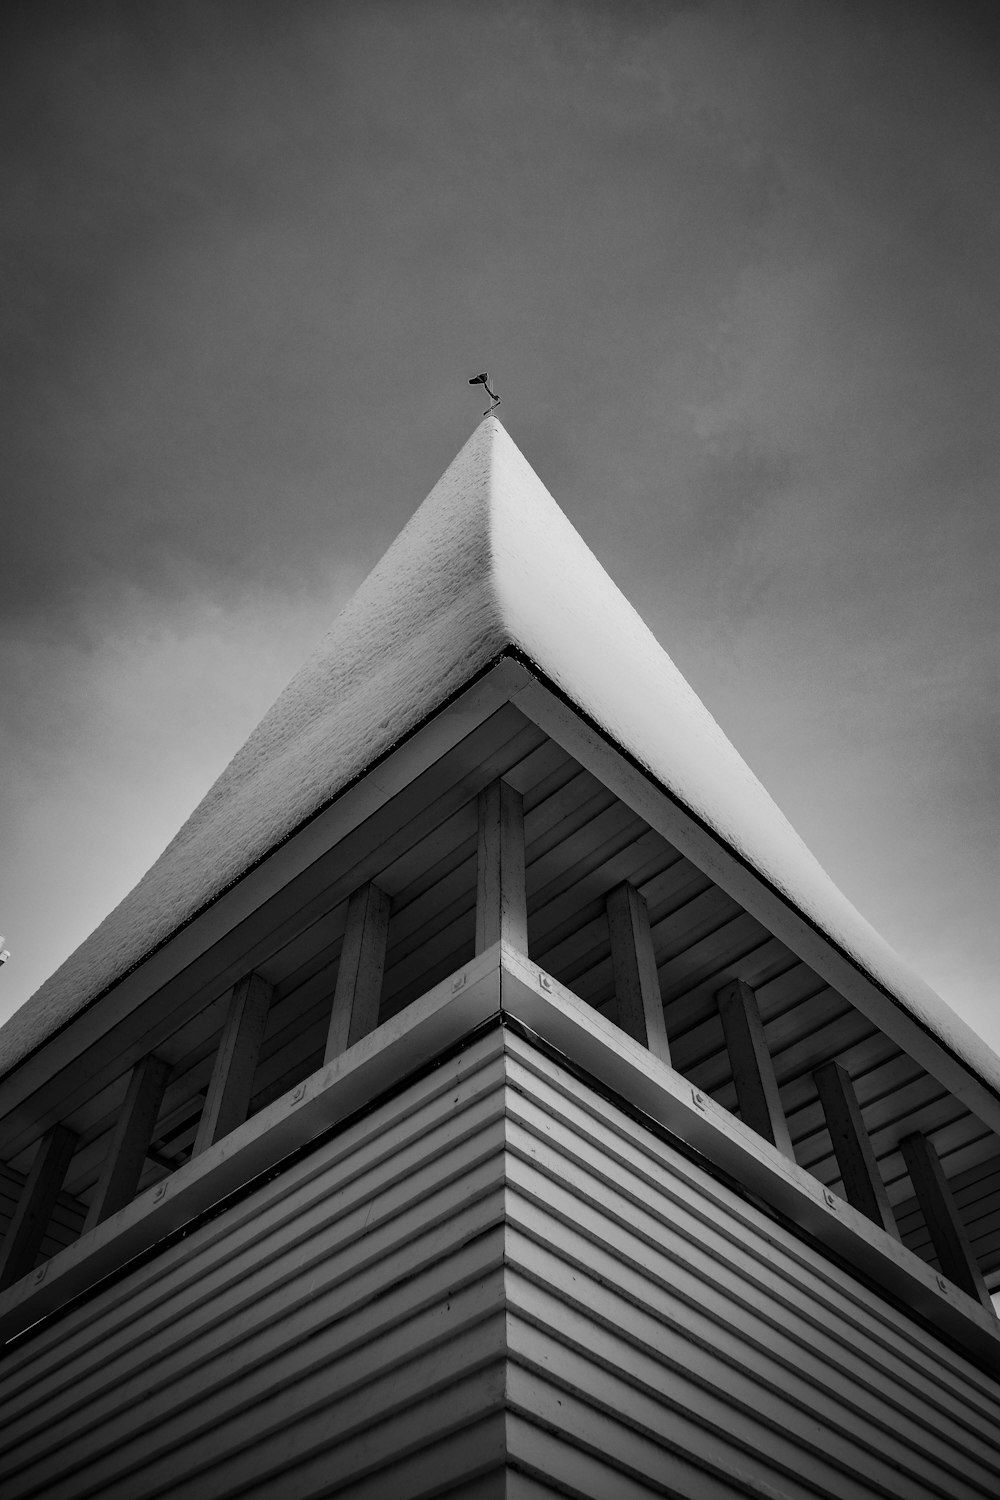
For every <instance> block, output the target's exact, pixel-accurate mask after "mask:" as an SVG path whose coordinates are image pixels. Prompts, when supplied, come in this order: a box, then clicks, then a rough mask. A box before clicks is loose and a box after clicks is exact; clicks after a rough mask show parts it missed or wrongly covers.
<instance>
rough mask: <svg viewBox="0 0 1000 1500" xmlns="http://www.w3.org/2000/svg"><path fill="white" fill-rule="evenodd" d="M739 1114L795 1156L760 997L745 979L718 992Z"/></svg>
mask: <svg viewBox="0 0 1000 1500" xmlns="http://www.w3.org/2000/svg"><path fill="white" fill-rule="evenodd" d="M716 1000H717V1002H718V1006H719V1015H720V1016H721V1018H722V1030H723V1033H724V1035H725V1038H726V1048H727V1050H728V1052H729V1061H730V1064H731V1066H732V1070H733V1083H734V1085H735V1088H736V1097H737V1099H738V1101H739V1106H740V1117H741V1119H742V1120H743V1123H744V1124H745V1125H749V1126H750V1129H751V1130H756V1132H757V1134H758V1135H762V1136H763V1137H764V1139H765V1140H766V1141H770V1142H771V1143H772V1145H774V1146H777V1148H778V1150H779V1151H781V1152H783V1154H784V1155H785V1156H787V1157H789V1158H790V1159H791V1160H792V1161H794V1160H795V1153H794V1151H793V1150H792V1140H791V1136H790V1135H789V1134H788V1126H787V1124H786V1122H785V1112H784V1110H783V1109H782V1107H781V1096H780V1094H779V1093H778V1081H777V1079H776V1078H775V1076H774V1065H773V1064H772V1062H771V1054H770V1052H769V1051H768V1050H767V1041H766V1039H765V1037H764V1027H763V1024H762V1022H761V1019H760V1012H759V1011H758V1009H757V997H756V995H755V994H754V992H753V990H752V989H751V988H750V986H749V985H748V984H746V983H745V982H744V981H743V980H742V979H734V980H733V981H732V983H731V984H727V985H724V986H723V988H722V989H721V990H720V991H719V993H718V995H717V996H716Z"/></svg>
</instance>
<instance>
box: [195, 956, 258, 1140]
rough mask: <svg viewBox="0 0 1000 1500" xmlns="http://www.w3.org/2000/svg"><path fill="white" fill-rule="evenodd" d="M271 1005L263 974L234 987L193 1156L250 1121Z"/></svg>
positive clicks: (252, 975)
mask: <svg viewBox="0 0 1000 1500" xmlns="http://www.w3.org/2000/svg"><path fill="white" fill-rule="evenodd" d="M270 1004H271V986H270V985H269V984H268V983H267V981H266V980H264V979H262V978H261V977H260V975H259V974H246V975H244V977H243V978H242V979H241V980H240V981H239V983H238V984H236V985H234V986H233V993H232V997H231V998H230V1001H229V1011H228V1014H227V1015H226V1021H225V1025H224V1026H223V1028H222V1039H221V1041H220V1042H219V1050H218V1052H217V1053H216V1057H215V1067H214V1068H213V1069H212V1079H211V1082H210V1083H209V1085H208V1094H207V1096H206V1099H205V1108H204V1109H203V1110H202V1112H201V1119H200V1121H199V1122H198V1133H197V1135H196V1136H195V1140H194V1150H193V1151H192V1153H191V1154H192V1156H199V1155H200V1154H201V1152H202V1151H205V1150H207V1149H208V1147H209V1146H211V1145H214V1143H215V1142H216V1141H218V1140H221V1139H222V1137H223V1136H224V1135H228V1134H229V1132H230V1131H231V1130H235V1129H236V1127H237V1126H238V1125H242V1124H243V1121H244V1120H245V1119H246V1117H247V1110H248V1109H249V1108H250V1091H251V1089H252V1088H253V1075H254V1073H255V1072H256V1071H257V1058H258V1055H259V1053H260V1044H261V1042H262V1041H263V1039H264V1027H265V1026H266V1025H267V1011H268V1007H269V1005H270Z"/></svg>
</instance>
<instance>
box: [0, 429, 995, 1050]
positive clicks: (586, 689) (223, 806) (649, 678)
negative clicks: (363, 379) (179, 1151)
mask: <svg viewBox="0 0 1000 1500" xmlns="http://www.w3.org/2000/svg"><path fill="white" fill-rule="evenodd" d="M511 648H514V649H515V650H516V651H517V652H518V654H519V655H520V656H521V658H522V659H524V660H526V661H528V662H530V663H532V664H534V666H535V668H536V669H537V672H538V674H539V676H541V677H542V678H544V679H545V680H546V681H547V682H548V683H549V684H551V685H552V686H554V687H555V688H556V689H557V690H558V691H559V692H560V694H561V695H562V696H563V697H564V698H565V699H566V700H568V701H569V702H570V703H571V704H574V705H576V707H577V708H578V709H579V710H580V711H581V712H582V714H583V715H584V716H585V717H586V718H587V720H588V721H589V722H590V723H591V724H593V725H596V726H597V728H598V729H599V730H600V731H601V733H602V734H603V735H604V736H605V737H606V738H607V739H608V740H610V741H611V742H613V743H614V744H616V745H617V746H619V747H620V748H622V749H623V750H624V751H625V752H626V754H627V755H628V756H629V758H630V760H631V761H632V762H633V764H637V765H639V766H640V767H642V768H643V769H644V770H645V772H646V773H647V775H648V776H649V777H650V778H651V779H652V780H653V781H654V782H655V783H657V784H658V785H659V786H660V787H661V788H662V789H663V790H665V791H666V792H667V793H668V794H669V795H670V796H671V797H672V798H673V799H674V800H676V801H677V802H679V803H680V804H681V805H682V806H684V807H686V808H687V809H688V810H689V811H690V812H691V813H693V814H694V816H695V817H696V818H697V819H698V820H699V821H700V822H701V823H702V824H703V825H704V826H707V827H708V828H709V829H710V830H712V832H713V833H714V835H715V836H716V837H717V838H718V839H719V840H720V841H722V842H723V844H724V845H726V846H727V847H729V848H731V849H732V850H734V851H735V853H736V854H737V856H738V857H739V858H740V859H742V860H743V861H744V862H745V863H746V864H747V865H749V866H750V867H751V868H753V869H755V870H756V871H758V872H759V873H760V874H761V875H762V876H763V877H764V878H765V879H766V880H767V881H768V882H769V883H770V885H771V886H773V887H774V888H776V889H777V890H778V891H779V892H782V893H784V894H785V896H786V897H787V898H788V899H789V900H790V901H791V902H792V903H793V904H794V905H795V906H796V907H797V908H798V910H799V911H801V912H803V913H804V914H805V915H806V916H807V917H808V918H809V920H810V921H811V922H813V923H814V924H815V925H816V926H817V927H818V928H820V930H822V931H825V932H826V933H827V934H828V935H829V936H830V937H832V938H833V940H834V941H835V942H836V943H837V944H838V945H839V946H840V947H841V948H842V949H843V950H844V951H846V952H848V953H850V954H852V955H853V956H854V957H855V959H856V961H857V962H858V963H860V964H861V965H862V967H863V968H864V969H865V970H866V971H867V972H869V973H871V974H873V975H875V977H876V978H877V979H878V980H879V982H880V983H882V984H883V985H884V987H885V988H887V989H888V990H889V991H890V993H896V994H905V995H906V996H907V1000H906V1002H905V1003H906V1004H907V1006H908V1008H909V1009H911V1010H912V1011H913V1012H914V1013H915V1014H917V1015H918V1016H919V1017H921V1018H923V1019H924V1020H925V1024H928V1025H930V1026H931V1027H932V1029H934V1030H936V1031H937V1032H938V1033H939V1034H941V1035H947V1036H948V1037H949V1039H951V1038H956V1039H957V1043H956V1044H957V1046H958V1048H959V1050H960V1051H961V1050H963V1039H962V1038H963V1036H964V1034H965V1032H966V1028H964V1026H963V1025H962V1023H960V1022H959V1021H958V1020H957V1018H956V1017H954V1016H953V1015H952V1014H951V1012H946V1015H947V1020H945V1022H944V1023H943V1024H942V1019H941V1011H942V1010H946V1008H944V1007H943V1006H942V1003H941V1002H939V1001H937V1000H936V997H934V996H933V995H932V994H931V992H930V991H929V990H927V987H926V986H924V985H923V984H921V983H920V981H918V980H916V979H915V978H914V977H913V976H912V975H909V973H908V971H907V970H906V969H905V968H904V966H903V965H902V964H901V963H900V961H899V960H898V959H897V958H896V956H895V955H894V954H893V953H892V952H891V950H890V949H888V948H887V946H886V945H885V944H884V943H882V941H881V940H880V939H879V938H878V937H877V936H876V934H875V933H874V932H873V931H872V929H871V928H870V927H869V926H868V924H867V923H866V922H864V921H863V919H862V918H861V917H860V916H859V915H858V913H857V912H856V911H855V910H854V908H853V907H851V906H850V904H849V903H848V902H847V901H846V900H845V898H844V897H843V896H842V895H841V894H840V892H839V891H838V890H837V889H836V888H835V887H834V886H833V884H832V882H831V881H830V880H829V878H828V877H827V876H826V875H825V874H824V872H823V871H822V869H821V868H820V866H819V865H818V863H817V862H816V860H815V859H814V858H813V857H812V855H810V854H809V852H808V850H807V849H806V848H805V846H804V845H803V844H802V842H801V840H800V839H799V838H798V836H797V835H796V834H795V833H794V832H793V830H792V829H791V827H790V826H789V825H788V823H787V822H786V820H785V818H784V817H783V816H782V814H781V813H780V812H779V811H778V809H777V808H776V807H775V805H774V803H773V802H772V801H771V799H770V797H769V796H768V795H767V793H766V792H765V790H764V788H763V787H762V786H761V785H760V783H759V782H758V781H757V779H756V777H755V776H754V775H753V773H752V772H751V771H750V769H749V768H748V767H747V765H746V764H745V763H744V761H743V760H742V759H741V758H740V756H739V755H738V754H737V752H736V751H735V750H734V748H733V746H732V745H731V744H730V743H729V741H728V740H727V739H726V737H725V735H723V733H722V731H721V730H720V729H719V727H718V725H717V724H716V723H715V721H714V719H713V718H712V717H711V715H710V714H709V713H708V711H707V710H706V709H705V708H704V706H703V705H702V703H701V702H700V700H699V699H698V698H697V696H696V695H695V694H694V692H692V690H691V688H690V687H689V686H688V684H687V683H686V682H685V680H684V678H683V677H682V676H681V674H680V673H679V672H678V671H677V668H676V667H675V666H674V664H673V662H672V661H671V660H670V658H669V657H668V656H667V654H666V652H665V651H664V650H663V649H662V647H661V646H660V645H659V644H658V642H657V641H656V640H655V638H654V637H653V635H652V634H651V632H650V631H649V630H648V628H647V627H646V625H645V624H644V623H643V621H642V620H641V619H640V618H639V616H638V615H637V613H636V612H635V610H634V609H633V608H632V606H631V605H630V604H629V603H628V601H627V600H626V599H625V597H624V596H623V595H622V594H621V592H620V591H619V590H618V589H617V587H616V586H615V584H614V583H613V582H612V581H611V579H610V578H609V577H608V574H607V573H606V572H605V570H604V568H603V567H602V566H601V564H600V563H599V562H598V561H597V559H596V558H595V556H594V555H593V553H592V552H591V551H590V549H589V547H588V546H587V545H586V543H585V542H584V541H583V539H582V538H581V537H580V535H579V534H578V532H577V531H576V530H575V528H574V527H573V526H572V525H571V524H570V522H569V521H568V520H567V518H566V516H565V515H564V514H563V512H562V511H561V510H560V508H559V506H558V505H557V504H556V502H555V500H554V499H553V498H552V496H551V495H550V494H549V492H548V490H547V489H546V487H545V486H544V484H543V483H542V481H541V480H540V479H539V477H538V475H537V474H536V473H535V471H534V469H533V468H532V467H531V465H530V464H529V463H528V461H527V459H526V458H525V457H524V455H523V454H522V453H521V451H520V449H519V448H518V447H517V445H516V443H515V442H514V441H513V439H512V438H511V437H510V435H509V433H508V432H507V430H506V428H505V427H504V426H503V424H502V423H501V422H500V420H499V418H497V417H496V416H494V415H493V414H490V415H488V416H485V417H484V418H483V419H482V420H481V421H480V422H479V423H477V425H476V427H475V428H474V429H473V431H472V433H471V434H470V436H469V438H468V439H467V440H466V442H465V444H464V445H463V447H462V448H461V450H460V451H459V452H458V454H457V455H456V456H455V458H454V459H453V460H452V462H451V463H450V464H449V466H448V468H447V469H446V470H445V472H444V474H443V475H442V476H441V478H440V479H439V480H438V482H437V484H436V485H435V486H434V487H433V489H432V490H431V492H430V494H429V495H428V496H427V498H426V499H425V500H424V502H423V503H422V504H421V505H420V506H419V507H418V509H417V510H416V511H415V513H414V514H413V515H412V516H411V518H410V520H409V521H408V522H407V524H406V526H405V527H404V528H403V530H402V531H401V532H400V534H399V535H398V536H397V537H396V539H395V541H394V542H393V543H392V545H391V546H390V547H389V549H388V551H387V552H386V553H385V554H384V556H383V557H382V559H381V560H380V561H379V563H378V564H377V566H376V567H375V568H374V569H373V571H372V572H371V573H370V574H369V576H368V577H367V578H366V579H365V581H364V582H363V583H362V585H361V587H360V588H359V589H358V590H357V592H356V593H355V595H354V596H353V598H352V599H351V600H350V601H349V602H348V604H347V605H346V607H345V608H344V609H343V610H342V611H341V613H340V615H339V616H338V617H337V619H336V620H335V621H334V624H333V626H332V627H331V629H330V630H329V631H328V632H327V634H326V635H325V636H324V637H323V639H322V640H321V641H320V643H319V645H318V646H317V647H316V649H315V650H314V651H313V653H312V654H311V655H310V657H309V658H308V659H307V661H306V662H305V663H304V665H303V666H302V668H301V669H300V670H299V671H298V672H297V673H296V674H295V676H294V677H293V678H292V680H291V682H290V683H289V684H288V686H287V687H286V688H285V689H284V691H283V692H282V693H281V694H280V696H279V697H278V699H277V701H276V702H275V704H274V705H273V707H272V708H271V709H270V710H269V711H268V713H266V714H265V715H264V718H263V719H262V720H261V722H260V724H259V725H258V726H257V728H256V729H255V730H254V731H253V733H252V734H251V735H250V737H249V739H248V740H247V741H246V743H245V744H244V745H243V746H242V748H241V749H240V750H239V751H238V753H237V754H236V755H235V756H234V758H233V760H232V761H231V762H230V764H229V765H228V766H227V767H226V769H225V770H224V771H223V773H222V775H221V776H220V777H219V778H218V780H217V781H216V782H215V784H214V785H213V786H212V787H211V788H210V790H209V792H208V793H207V795H206V796H205V797H204V798H203V800H202V801H201V803H200V804H199V805H198V807H197V808H196V809H195V811H194V812H193V813H192V815H191V817H190V818H189V819H188V820H187V822H186V823H185V824H184V826H183V827H182V828H181V830H180V832H179V833H178V834H177V836H176V837H175V838H174V839H173V841H172V842H171V843H170V845H169V846H168V847H167V849H166V850H165V851H164V853H163V854H162V855H161V856H160V858H159V859H158V860H157V861H156V863H155V864H154V865H153V866H152V868H151V869H150V870H149V871H148V872H147V874H146V875H145V876H144V877H143V879H142V880H141V881H140V882H139V884H138V885H137V886H136V887H135V889H134V890H133V891H132V892H131V893H130V894H129V895H128V896H127V897H126V898H125V900H124V901H123V902H122V903H121V905H120V906H119V907H118V908H117V909H116V910H115V911H114V912H112V913H111V915H110V916H109V917H108V918H107V919H106V920H105V922H104V923H102V925H101V926H100V927H99V928H98V929H97V931H96V932H95V933H93V934H92V935H91V937H90V938H88V939H87V940H86V941H85V942H84V943H83V944H82V946H81V947H80V948H79V949H78V950H77V951H76V953H74V954H73V955H72V956H71V957H70V958H69V959H68V960H67V961H66V963H65V964H64V965H63V966H62V967H61V968H60V969H59V970H58V971H57V972H56V973H55V974H54V975H53V976H52V978H51V979H50V980H48V981H47V982H46V984H45V985H43V986H42V988H41V989H40V990H39V991H38V992H37V994H36V995H35V997H34V998H33V999H32V1000H31V1001H29V1002H28V1004H27V1006H26V1007H23V1008H22V1010H21V1011H19V1012H17V1013H16V1014H15V1016H14V1017H13V1019H12V1020H11V1021H10V1022H9V1023H8V1025H7V1026H6V1027H5V1028H4V1045H3V1047H2V1053H0V1066H3V1065H4V1064H6V1065H7V1066H10V1065H11V1064H12V1063H13V1062H15V1061H17V1060H18V1059H19V1058H20V1057H21V1056H23V1055H24V1054H25V1053H26V1052H28V1051H30V1050H31V1049H32V1048H33V1047H34V1046H35V1045H37V1044H38V1043H39V1042H40V1041H41V1040H44V1038H45V1036H47V1035H49V1034H50V1033H51V1032H52V1031H53V1030H54V1029H56V1028H57V1027H58V1026H59V1025H61V1024H62V1023H63V1022H65V1021H66V1020H68V1019H69V1018H70V1017H71V1016H72V1015H73V1014H74V1013H75V1012H76V1011H77V1010H79V1009H81V1008H82V1007H83V1006H84V1005H86V1004H87V1003H88V1002H89V1001H90V1000H91V999H92V998H93V997H95V996H96V995H98V994H99V993H101V992H102V991H103V990H105V989H106V988H107V987H108V986H109V985H110V984H112V983H113V982H114V981H115V980H116V979H117V978H118V977H120V976H121V975H122V974H124V973H125V972H127V970H129V969H130V968H133V967H134V966H135V965H136V964H138V963H139V962H140V961H141V960H142V959H143V958H144V957H145V956H146V955H147V954H148V953H149V952H150V951H151V950H152V949H153V948H155V947H156V946H158V945H159V944H160V943H161V942H163V941H164V940H165V939H166V938H168V937H169V936H170V935H171V933H173V932H174V931H175V930H176V929H177V928H178V927H179V926H181V925H182V924H183V923H185V922H187V921H188V920H189V919H190V918H191V917H192V916H194V915H195V913H197V912H198V911H199V910H200V909H202V908H203V907H204V906H206V905H207V904H208V903H209V902H210V901H212V900H213V899H214V898H215V897H216V896H218V895H219V894H220V893H221V892H222V891H224V890H225V889H226V888H227V887H228V886H230V885H232V884H234V883H235V882H236V881H238V880H239V879H240V877H241V876H242V875H243V874H244V873H246V872H247V871H248V870H249V869H250V868H251V867H252V866H254V865H255V864H256V863H258V862H259V861H260V860H261V859H263V858H264V857H265V856H266V855H267V854H268V853H269V852H270V851H271V850H272V849H274V848H275V847H276V846H277V845H278V844H280V843H282V842H283V841H284V840H285V839H287V838H288V837H289V836H290V835H291V834H292V833H293V832H294V831H295V830H296V828H298V827H299V826H300V825H301V824H302V823H303V822H304V821H305V820H307V819H308V818H310V817H311V816H312V815H313V814H314V813H315V812H316V811H317V810H318V809H319V808H321V807H322V806H324V805H325V804H327V803H328V802H329V801H330V800H331V799H332V798H333V797H335V796H336V795H337V793H338V792H339V791H340V790H341V789H343V788H344V787H345V786H347V785H348V784H349V783H351V782H352V781H354V780H355V779H356V778H357V777H359V776H360V775H362V774H363V773H364V772H365V770H366V769H368V768H369V767H370V766H372V765H373V764H374V763H375V762H376V761H377V760H378V759H379V758H380V757H381V756H383V755H384V754H385V753H386V752H387V751H388V750H390V749H391V748H392V747H393V746H394V745H396V744H398V743H399V741H400V740H402V739H403V738H404V737H405V736H407V735H408V734H409V733H411V732H412V731H413V730H414V729H415V728H416V727H418V726H419V725H420V724H421V723H423V722H424V721H425V720H427V719H428V718H430V717H431V716H432V715H433V714H435V713H436V712H437V711H438V710H440V709H441V707H442V706H443V705H444V704H446V703H448V702H449V701H450V700H451V699H452V698H453V697H455V696H456V695H457V694H458V693H459V692H460V691H461V690H462V688H463V687H465V686H466V685H467V684H468V683H469V682H470V681H471V680H472V679H474V678H475V677H477V676H478V674H479V673H480V672H482V671H483V670H484V669H485V668H486V667H488V666H489V665H490V663H491V662H494V661H495V660H496V659H497V657H498V656H500V655H502V654H503V653H504V652H505V651H510V650H511ZM928 997H929V998H928ZM968 1035H971V1033H968ZM964 1050H965V1051H966V1053H967V1055H968V1046H967V1044H966V1045H965V1046H964Z"/></svg>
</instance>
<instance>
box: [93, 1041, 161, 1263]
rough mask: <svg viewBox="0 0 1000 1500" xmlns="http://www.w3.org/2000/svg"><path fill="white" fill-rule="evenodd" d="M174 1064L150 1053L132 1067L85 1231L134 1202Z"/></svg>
mask: <svg viewBox="0 0 1000 1500" xmlns="http://www.w3.org/2000/svg"><path fill="white" fill-rule="evenodd" d="M169 1075H170V1065H169V1063H165V1062H164V1061H163V1059H162V1058H160V1057H157V1056H156V1054H155V1053H150V1055H149V1056H148V1057H144V1058H143V1059H142V1061H141V1062H137V1063H136V1065H135V1067H134V1068H133V1069H132V1074H131V1077H130V1078H129V1082H128V1090H127V1092H126V1094H125V1103H124V1105H123V1106H122V1110H121V1113H120V1114H119V1116H118V1120H117V1122H116V1124H115V1128H114V1131H113V1132H112V1136H111V1144H110V1145H109V1147H108V1153H107V1156H106V1157H105V1158H104V1166H103V1168H102V1171H101V1176H100V1179H99V1181H98V1183H97V1187H96V1188H95V1190H94V1196H93V1198H92V1199H91V1200H90V1207H89V1209H88V1210H87V1217H86V1219H85V1221H84V1225H83V1232H84V1234H86V1233H87V1230H88V1229H93V1228H94V1227H95V1225H97V1224H101V1223H103V1222H104V1220H105V1219H108V1218H110V1217H111V1215H112V1214H113V1213H117V1212H118V1210H119V1209H120V1208H124V1207H125V1205H126V1203H131V1201H132V1199H133V1198H134V1197H135V1190H136V1188H137V1187H138V1186H139V1178H140V1177H141V1176H142V1169H143V1166H144V1165H145V1161H146V1154H147V1152H148V1150H149V1143H150V1141H151V1139H152V1135H153V1128H154V1126H155V1125H156V1117H157V1115H158V1114H159V1112H160V1104H161V1102H162V1100H163V1091H164V1089H165V1088H166V1086H167V1078H168V1077H169Z"/></svg>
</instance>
